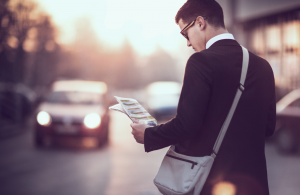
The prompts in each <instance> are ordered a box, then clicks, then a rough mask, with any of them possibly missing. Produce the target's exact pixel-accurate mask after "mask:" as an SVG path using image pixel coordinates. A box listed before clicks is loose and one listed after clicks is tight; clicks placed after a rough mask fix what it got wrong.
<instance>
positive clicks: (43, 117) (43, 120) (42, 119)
mask: <svg viewBox="0 0 300 195" xmlns="http://www.w3.org/2000/svg"><path fill="white" fill-rule="evenodd" d="M36 118H37V121H38V123H39V124H40V125H43V126H48V125H50V124H51V116H50V115H49V114H48V113H47V112H45V111H41V112H39V113H38V115H37V117H36Z"/></svg>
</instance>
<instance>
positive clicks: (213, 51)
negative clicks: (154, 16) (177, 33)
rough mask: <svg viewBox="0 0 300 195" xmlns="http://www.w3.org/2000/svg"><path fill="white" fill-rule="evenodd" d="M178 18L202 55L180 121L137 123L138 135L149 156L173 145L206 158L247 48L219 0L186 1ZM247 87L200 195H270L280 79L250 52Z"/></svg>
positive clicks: (186, 86) (189, 69)
mask: <svg viewBox="0 0 300 195" xmlns="http://www.w3.org/2000/svg"><path fill="white" fill-rule="evenodd" d="M175 19H176V23H177V24H178V25H179V27H180V29H181V30H182V32H181V33H182V35H183V36H184V37H185V38H186V39H187V46H188V47H193V49H194V50H195V52H196V53H194V54H193V55H192V56H191V57H190V58H189V60H188V62H187V64H186V69H185V76H184V82H183V87H182V91H181V95H180V99H179V103H178V109H177V115H176V117H175V118H173V119H172V120H170V121H169V122H167V123H165V124H161V125H159V126H156V127H148V126H145V125H143V124H138V123H137V124H136V123H133V124H131V127H132V134H133V135H134V137H135V139H136V141H137V142H138V143H142V144H144V145H145V151H146V152H150V151H153V150H158V149H161V148H164V147H167V146H170V145H175V146H176V152H178V153H181V154H184V155H189V156H206V155H210V154H211V153H212V149H213V146H214V143H215V141H216V139H217V136H218V134H219V132H220V129H221V127H222V124H223V122H224V121H225V118H226V116H227V114H228V112H229V109H230V107H231V104H232V102H233V99H234V96H235V93H236V90H237V88H238V86H239V81H240V76H241V68H242V48H241V46H240V45H239V43H238V42H237V41H235V40H234V37H233V36H232V35H231V34H229V33H228V32H227V30H226V28H225V25H224V19H223V11H222V8H221V6H220V5H219V4H218V3H217V2H216V1H214V0H188V1H187V2H186V3H185V4H184V5H183V6H182V7H181V8H180V10H179V11H178V13H177V15H176V18H175ZM244 87H245V90H244V92H243V94H242V96H241V99H240V101H239V103H238V106H237V108H236V110H235V113H234V115H233V118H232V120H231V123H230V125H229V127H228V130H227V133H226V135H225V138H224V140H223V143H222V145H221V147H220V150H219V153H218V155H217V157H216V158H215V161H214V164H213V167H212V169H211V171H210V174H209V176H208V178H207V181H206V183H205V185H204V188H203V190H202V192H201V194H217V193H216V192H217V190H218V187H221V189H222V186H223V187H224V186H225V187H224V189H227V190H228V189H231V190H232V191H231V192H232V193H229V194H245V195H248V194H249V195H266V194H269V189H268V180H267V169H266V160H265V153H264V146H265V137H266V136H271V135H272V134H273V132H274V129H275V122H276V121H275V120H276V111H275V109H276V107H275V105H276V102H275V84H274V76H273V72H272V69H271V67H270V65H269V64H268V62H267V61H265V60H264V59H262V58H260V57H258V56H256V55H254V54H253V53H251V52H249V67H248V72H247V77H246V81H245V86H244ZM219 190H220V189H219Z"/></svg>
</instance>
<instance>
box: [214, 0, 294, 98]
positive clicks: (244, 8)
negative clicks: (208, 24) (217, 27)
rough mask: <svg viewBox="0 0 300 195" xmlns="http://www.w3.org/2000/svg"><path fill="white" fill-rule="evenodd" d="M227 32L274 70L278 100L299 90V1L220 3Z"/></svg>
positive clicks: (229, 0) (227, 0) (226, 0)
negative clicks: (294, 90)
mask: <svg viewBox="0 0 300 195" xmlns="http://www.w3.org/2000/svg"><path fill="white" fill-rule="evenodd" d="M218 2H219V3H220V4H221V5H222V7H223V9H224V15H225V23H226V26H227V28H228V30H229V31H230V32H231V33H233V34H234V36H235V38H236V39H237V40H238V41H239V43H240V44H242V45H244V46H246V47H247V48H248V49H249V50H250V51H251V52H253V53H255V54H257V55H259V56H261V57H263V58H264V59H266V60H267V61H268V62H269V63H270V65H271V67H272V68H273V72H274V76H275V82H276V88H277V98H278V99H279V98H281V97H282V96H283V95H285V94H287V93H288V92H289V91H291V90H293V89H296V88H300V1H299V0H252V1H249V0H219V1H218Z"/></svg>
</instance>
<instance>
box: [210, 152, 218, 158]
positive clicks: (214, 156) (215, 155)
mask: <svg viewBox="0 0 300 195" xmlns="http://www.w3.org/2000/svg"><path fill="white" fill-rule="evenodd" d="M210 156H211V157H213V158H216V157H217V154H216V153H215V151H214V150H213V151H212V153H211V155H210Z"/></svg>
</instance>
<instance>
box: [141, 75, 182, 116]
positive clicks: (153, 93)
mask: <svg viewBox="0 0 300 195" xmlns="http://www.w3.org/2000/svg"><path fill="white" fill-rule="evenodd" d="M181 88H182V85H181V84H180V83H177V82H171V81H160V82H154V83H151V84H149V85H148V86H147V88H146V94H147V108H148V111H149V113H150V114H151V115H152V116H153V117H154V118H156V119H159V118H162V117H174V116H175V115H176V112H177V106H178V101H179V96H180V92H181Z"/></svg>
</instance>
